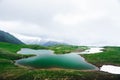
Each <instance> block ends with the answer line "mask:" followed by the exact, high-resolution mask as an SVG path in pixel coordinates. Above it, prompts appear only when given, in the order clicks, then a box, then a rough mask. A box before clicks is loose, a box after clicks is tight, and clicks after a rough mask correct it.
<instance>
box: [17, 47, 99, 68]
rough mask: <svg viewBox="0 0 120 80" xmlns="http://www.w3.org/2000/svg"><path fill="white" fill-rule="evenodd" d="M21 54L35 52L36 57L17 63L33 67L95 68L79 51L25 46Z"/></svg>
mask: <svg viewBox="0 0 120 80" xmlns="http://www.w3.org/2000/svg"><path fill="white" fill-rule="evenodd" d="M18 53H19V54H35V55H36V56H34V57H29V58H25V59H20V60H17V61H16V64H18V65H22V66H28V67H33V68H64V69H78V70H95V69H97V68H96V67H95V66H94V65H92V64H89V63H87V62H86V61H85V60H84V58H83V57H81V56H80V55H78V54H77V53H76V54H75V53H69V54H59V55H56V54H54V52H53V51H51V50H33V49H28V48H23V49H21V51H19V52H18Z"/></svg>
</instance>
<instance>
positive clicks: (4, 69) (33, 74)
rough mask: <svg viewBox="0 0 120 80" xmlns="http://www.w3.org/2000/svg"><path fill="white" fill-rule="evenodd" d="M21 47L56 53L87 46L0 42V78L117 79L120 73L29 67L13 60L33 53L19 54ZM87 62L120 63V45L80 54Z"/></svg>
mask: <svg viewBox="0 0 120 80" xmlns="http://www.w3.org/2000/svg"><path fill="white" fill-rule="evenodd" d="M21 48H32V49H50V50H54V51H55V53H56V54H64V53H66V52H71V51H83V50H85V49H87V47H83V46H82V47H76V46H75V47H74V46H64V45H56V46H49V47H43V46H38V45H15V44H9V43H0V80H119V79H120V75H113V74H109V73H105V72H100V71H80V70H67V69H64V70H59V69H58V70H56V69H55V70H51V69H46V70H45V69H31V68H25V67H20V66H17V65H15V64H14V62H15V60H17V59H21V58H26V57H29V56H33V55H21V54H17V53H16V52H17V51H19V50H20V49H21ZM82 56H83V57H84V58H85V59H86V60H87V61H88V62H90V63H92V64H94V65H96V66H98V67H100V66H102V65H104V64H114V65H120V58H119V56H120V47H105V50H104V52H102V53H98V54H90V55H89V54H84V55H82Z"/></svg>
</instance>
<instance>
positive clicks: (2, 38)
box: [0, 30, 24, 44]
mask: <svg viewBox="0 0 120 80" xmlns="http://www.w3.org/2000/svg"><path fill="white" fill-rule="evenodd" d="M0 42H8V43H13V44H24V43H23V42H21V41H20V40H19V39H17V38H16V37H14V36H13V35H11V34H9V33H7V32H4V31H1V30H0Z"/></svg>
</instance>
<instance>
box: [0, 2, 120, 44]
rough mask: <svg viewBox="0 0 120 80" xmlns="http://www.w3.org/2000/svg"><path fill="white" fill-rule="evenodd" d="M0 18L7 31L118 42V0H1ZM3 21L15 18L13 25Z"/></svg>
mask: <svg viewBox="0 0 120 80" xmlns="http://www.w3.org/2000/svg"><path fill="white" fill-rule="evenodd" d="M59 15H60V17H59ZM56 16H57V18H56ZM0 21H1V22H0V25H1V26H0V28H1V29H3V30H7V31H10V32H16V33H21V34H26V35H32V36H43V37H44V36H45V37H50V38H55V39H63V40H64V41H66V42H69V43H73V44H92V45H93V44H98V43H100V44H102V43H104V44H105V43H106V44H109V43H110V44H112V43H111V41H114V42H113V43H114V44H115V43H118V44H119V45H120V42H119V41H118V40H119V39H120V38H118V37H119V35H118V34H120V32H119V30H120V4H119V1H118V0H2V1H1V2H0ZM2 21H3V22H6V21H8V22H9V21H12V22H14V21H15V22H16V23H14V24H16V25H13V26H14V27H12V26H10V25H11V24H8V23H6V24H8V25H6V26H4V27H2V25H4V23H3V22H2ZM19 22H20V24H19ZM8 26H10V27H8Z"/></svg>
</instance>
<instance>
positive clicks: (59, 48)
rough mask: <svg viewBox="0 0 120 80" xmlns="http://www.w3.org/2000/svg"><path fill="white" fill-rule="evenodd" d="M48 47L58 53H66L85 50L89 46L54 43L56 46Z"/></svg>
mask: <svg viewBox="0 0 120 80" xmlns="http://www.w3.org/2000/svg"><path fill="white" fill-rule="evenodd" d="M48 49H50V50H53V51H55V53H56V54H65V53H70V52H77V51H79V52H80V51H84V50H86V49H88V47H86V46H73V45H54V46H49V47H48Z"/></svg>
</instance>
